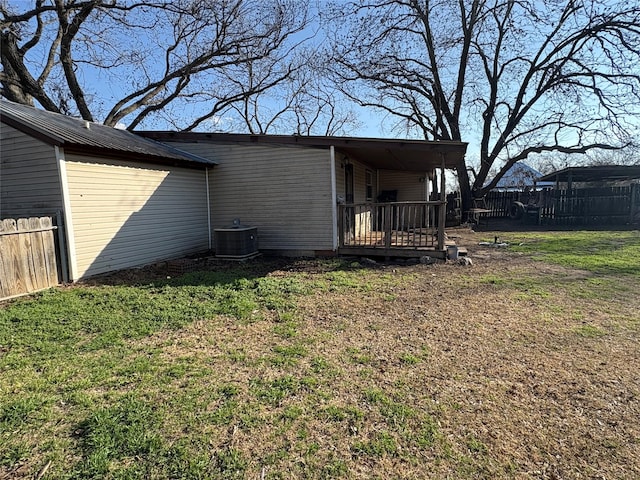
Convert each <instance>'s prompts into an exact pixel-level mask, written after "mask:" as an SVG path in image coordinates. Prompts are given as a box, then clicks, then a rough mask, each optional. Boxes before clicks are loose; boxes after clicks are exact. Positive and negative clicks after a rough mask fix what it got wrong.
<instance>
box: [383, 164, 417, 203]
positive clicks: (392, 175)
mask: <svg viewBox="0 0 640 480" xmlns="http://www.w3.org/2000/svg"><path fill="white" fill-rule="evenodd" d="M425 176H426V174H420V173H415V172H395V171H390V170H380V190H398V201H399V202H423V201H425V200H426V184H425V182H424V181H420V179H421V178H422V179H424V177H425Z"/></svg>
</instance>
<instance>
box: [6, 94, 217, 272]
mask: <svg viewBox="0 0 640 480" xmlns="http://www.w3.org/2000/svg"><path fill="white" fill-rule="evenodd" d="M0 139H1V144H0V218H17V217H30V216H54V217H55V216H56V213H57V212H60V218H61V219H62V225H59V226H60V227H64V232H65V238H66V242H65V244H64V245H61V246H60V248H64V253H65V255H64V256H66V258H67V260H68V262H67V263H68V265H66V272H67V274H68V279H69V280H72V281H75V280H78V279H80V278H83V277H86V276H90V275H96V274H99V273H104V272H109V271H113V270H118V269H122V268H128V267H133V266H138V265H143V264H148V263H152V262H156V261H159V260H164V259H169V258H175V257H179V256H183V255H187V254H190V253H194V252H197V251H203V250H207V249H208V248H210V246H211V235H210V226H209V222H210V220H209V214H210V212H209V203H208V202H207V199H208V197H209V195H210V191H209V184H208V179H209V175H210V172H211V169H212V168H213V167H214V165H215V161H213V160H210V159H204V158H201V157H198V156H196V155H193V154H190V153H186V152H183V151H180V150H177V149H175V148H172V147H170V146H167V145H164V144H161V143H158V142H154V141H152V140H149V139H145V138H142V137H139V136H137V135H134V134H132V133H130V132H127V131H123V130H117V129H114V128H110V127H106V126H103V125H99V124H96V123H91V122H86V121H84V120H80V119H76V118H71V117H68V116H64V115H59V114H55V113H50V112H45V111H42V110H39V109H36V108H33V107H29V106H24V105H18V104H14V103H11V102H7V101H4V100H3V101H0ZM63 269H64V267H63ZM65 278H67V277H66V276H65Z"/></svg>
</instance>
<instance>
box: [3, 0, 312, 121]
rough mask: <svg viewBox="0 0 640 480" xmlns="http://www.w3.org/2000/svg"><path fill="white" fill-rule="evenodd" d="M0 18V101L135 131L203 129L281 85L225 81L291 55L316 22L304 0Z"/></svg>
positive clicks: (164, 4)
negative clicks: (165, 123)
mask: <svg viewBox="0 0 640 480" xmlns="http://www.w3.org/2000/svg"><path fill="white" fill-rule="evenodd" d="M0 14H1V15H2V19H1V20H0V30H1V35H2V38H1V39H0V43H1V54H2V55H1V60H2V71H1V72H0V85H1V87H2V89H1V91H0V93H1V94H2V96H4V97H5V98H7V99H10V100H13V101H16V102H20V103H26V104H33V103H34V101H37V102H38V103H39V104H40V105H41V106H42V107H44V108H45V109H47V110H51V111H55V112H61V113H73V114H79V115H80V116H82V117H83V118H84V119H86V120H92V121H93V120H95V119H100V120H102V121H103V123H105V124H106V125H112V126H113V125H116V124H118V123H122V122H126V123H127V125H128V126H127V128H129V129H134V128H136V127H137V126H139V125H140V124H141V123H142V122H145V124H150V125H151V124H153V122H154V121H157V120H159V119H164V120H167V119H169V118H170V120H171V122H172V123H173V124H174V125H175V126H176V127H177V128H181V129H182V128H195V127H196V126H197V125H199V124H201V123H202V122H204V121H205V120H207V119H213V118H216V116H217V115H219V114H220V112H222V111H224V110H225V109H227V108H229V106H230V105H232V104H234V102H241V101H244V100H246V98H248V97H251V96H252V95H255V94H259V93H261V92H263V91H264V90H265V89H267V88H270V87H272V86H273V85H274V84H277V83H278V82H279V81H283V79H284V78H286V76H285V77H282V76H281V77H277V76H272V77H270V78H268V79H256V83H255V85H254V86H253V87H252V88H245V89H242V90H238V89H236V88H233V86H230V85H229V84H228V83H224V82H226V81H227V80H228V79H229V78H230V77H231V76H232V72H233V71H234V69H237V68H238V67H239V66H246V65H249V64H256V63H258V62H262V61H267V59H273V58H276V59H279V60H281V59H283V58H285V57H286V55H285V53H286V52H290V51H291V42H292V38H293V37H294V36H295V34H297V33H299V32H301V31H302V30H303V29H304V28H305V27H306V26H307V25H308V21H309V20H308V17H307V4H306V1H305V0H172V1H168V0H166V1H165V0H157V1H154V0H140V1H135V0H133V1H126V0H34V2H33V3H32V4H31V5H27V4H26V3H24V2H22V1H15V2H8V3H7V2H1V3H0ZM270 61H272V60H270ZM177 111H179V112H180V113H181V114H180V115H178V116H174V115H172V113H175V112H177Z"/></svg>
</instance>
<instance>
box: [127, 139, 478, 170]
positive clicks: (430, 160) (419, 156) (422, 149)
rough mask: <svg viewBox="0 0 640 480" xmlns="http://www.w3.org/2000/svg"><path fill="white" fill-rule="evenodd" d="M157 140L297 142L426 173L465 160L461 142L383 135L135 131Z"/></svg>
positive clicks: (376, 164)
mask: <svg viewBox="0 0 640 480" xmlns="http://www.w3.org/2000/svg"><path fill="white" fill-rule="evenodd" d="M136 133H138V134H139V135H141V136H144V137H147V138H152V139H154V140H158V141H182V142H219V143H240V144H259V145H260V144H261V145H289V146H292V145H296V146H306V147H309V148H329V147H334V148H335V149H336V151H337V152H341V153H343V154H345V155H347V156H349V157H352V158H354V159H357V160H359V161H361V162H363V163H365V164H368V165H371V167H373V168H379V169H384V170H404V171H412V172H426V171H429V170H432V169H433V168H438V167H441V166H442V162H443V160H444V165H445V168H456V167H457V166H458V165H460V164H461V162H462V161H463V160H464V155H465V152H466V150H467V144H466V143H463V142H447V141H438V142H427V141H425V140H395V139H384V138H358V137H318V136H303V135H248V134H234V133H200V132H158V131H155V132H154V131H146V132H136Z"/></svg>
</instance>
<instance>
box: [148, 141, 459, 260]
mask: <svg viewBox="0 0 640 480" xmlns="http://www.w3.org/2000/svg"><path fill="white" fill-rule="evenodd" d="M137 133H138V134H139V135H141V136H144V137H145V138H149V139H153V140H156V141H158V142H162V143H165V144H167V145H172V146H174V147H177V148H179V149H180V150H183V151H188V152H190V153H192V154H194V155H197V156H199V157H204V158H207V159H210V160H212V161H216V162H217V163H218V165H217V166H216V168H215V172H214V175H213V176H212V178H211V179H210V182H211V205H212V208H211V222H212V227H213V228H214V230H215V229H218V228H224V227H228V226H229V225H231V224H232V223H233V221H234V219H238V220H239V221H240V222H241V223H242V224H244V225H250V226H254V227H257V229H258V236H259V241H260V250H261V251H267V252H269V251H270V252H275V253H279V254H286V255H296V256H298V255H301V256H309V255H310V256H314V255H335V254H336V253H337V254H357V255H384V256H422V255H432V256H440V257H443V256H444V254H445V248H446V246H445V238H444V229H443V228H439V226H442V225H444V213H445V211H444V210H445V209H444V205H445V204H446V199H445V198H444V192H445V185H444V170H445V169H447V168H455V167H457V166H458V165H460V163H461V162H462V161H463V159H464V154H465V151H466V144H465V143H460V142H426V141H420V140H390V139H371V138H353V137H315V136H298V135H291V136H286V135H247V134H224V133H196V132H157V131H147V132H137ZM434 185H435V188H434Z"/></svg>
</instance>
